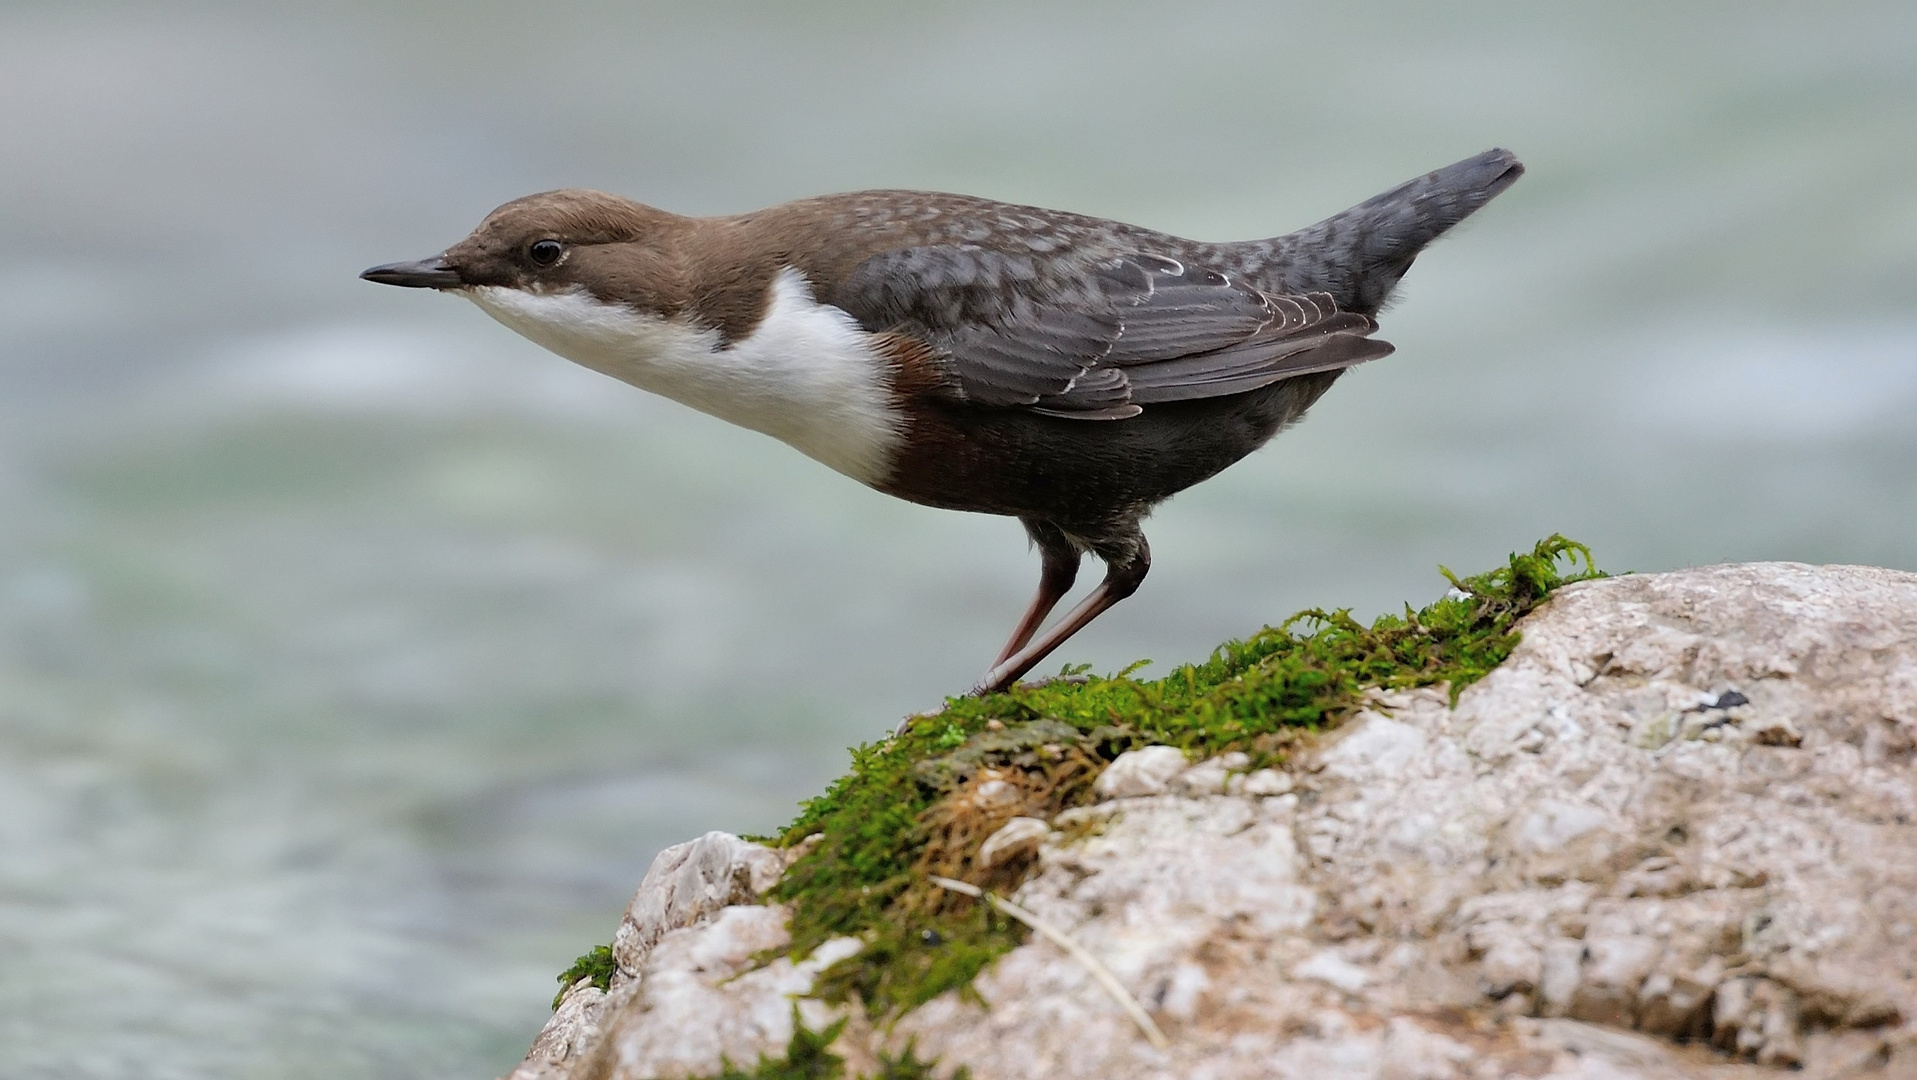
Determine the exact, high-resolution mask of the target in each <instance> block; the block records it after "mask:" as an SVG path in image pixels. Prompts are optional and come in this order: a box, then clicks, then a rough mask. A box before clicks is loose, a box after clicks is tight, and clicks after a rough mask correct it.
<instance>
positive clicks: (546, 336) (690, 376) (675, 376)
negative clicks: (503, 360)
mask: <svg viewBox="0 0 1917 1080" xmlns="http://www.w3.org/2000/svg"><path fill="white" fill-rule="evenodd" d="M463 291H464V292H465V294H466V296H467V297H468V298H469V299H471V300H472V301H473V303H475V304H478V305H479V306H480V308H481V309H482V310H484V311H485V312H486V313H487V314H488V315H491V316H492V317H493V318H495V319H498V320H499V321H500V322H502V323H505V324H506V325H507V326H509V327H511V328H512V329H513V330H514V331H516V332H518V333H519V334H521V335H523V336H525V337H527V338H529V339H530V340H532V341H534V342H536V343H538V344H540V345H542V346H544V347H546V348H548V349H551V350H552V351H553V352H556V353H558V354H559V355H561V356H563V357H565V358H566V359H568V360H571V361H574V362H575V363H579V364H583V365H585V366H586V367H589V368H591V369H593V370H594V371H599V372H603V373H605V374H607V375H610V376H612V377H613V378H615V379H620V380H623V381H625V382H629V383H631V384H632V385H634V386H637V387H639V388H640V389H642V390H650V391H652V392H653V393H655V394H662V395H664V396H666V397H669V398H672V399H673V400H674V401H678V402H682V403H684V404H687V405H690V406H692V407H693V408H695V409H698V410H699V411H701V412H705V413H710V414H712V415H713V416H716V417H718V418H720V419H721V420H729V421H731V422H732V423H735V424H738V425H740V426H741V427H748V428H751V429H752V430H754V431H762V432H764V433H766V434H767V435H770V436H772V437H773V438H776V439H780V440H783V441H785V442H787V443H790V444H791V445H792V446H793V447H795V448H796V449H798V450H799V451H800V452H801V453H804V454H806V455H808V456H810V457H813V458H816V459H817V460H819V461H821V462H824V463H825V464H826V465H829V466H831V467H832V468H834V469H837V470H838V471H839V472H842V473H844V474H846V475H847V476H850V477H852V478H853V479H854V480H858V481H860V482H861V483H865V484H876V483H878V482H880V481H882V480H884V479H885V477H886V475H887V473H888V472H889V471H890V464H891V461H892V457H893V454H894V452H895V451H896V450H897V448H898V445H899V443H900V442H901V441H902V440H903V438H904V417H903V415H901V413H900V412H899V410H898V408H897V407H896V406H895V405H894V404H893V401H892V397H891V393H890V389H889V380H888V379H887V378H886V375H885V366H884V361H882V360H881V359H880V358H879V357H878V356H876V355H874V354H873V352H872V350H871V349H870V348H869V347H867V345H866V336H867V335H866V334H865V333H864V331H862V330H861V329H860V328H859V325H858V324H857V323H856V322H854V321H853V319H852V317H851V316H850V315H847V314H846V313H845V312H843V311H841V310H839V309H838V308H835V307H832V306H830V305H828V304H821V303H818V302H817V301H815V300H813V299H812V290H811V289H810V288H809V287H808V286H807V285H806V281H805V278H804V277H802V276H801V275H800V274H799V272H798V271H797V270H793V269H791V268H789V267H788V268H787V269H785V270H783V271H781V272H780V273H779V275H778V277H777V278H775V279H774V280H773V283H772V304H771V307H770V308H769V309H768V310H767V311H766V313H765V317H764V318H762V319H761V320H760V321H759V325H758V326H757V327H755V328H754V329H753V331H752V333H751V335H750V336H748V337H744V338H741V339H740V340H738V341H735V342H733V343H732V346H731V347H730V348H721V347H720V344H719V334H718V332H717V331H714V330H706V329H700V328H698V327H694V326H692V325H690V324H688V323H684V322H678V321H673V320H668V319H663V318H660V317H658V316H655V315H647V314H642V313H640V312H636V311H634V310H632V309H631V308H628V307H626V306H625V305H623V304H609V303H606V302H604V301H601V300H599V299H597V298H595V297H594V296H592V294H590V293H588V292H587V291H586V290H584V289H580V288H575V289H572V290H569V291H566V292H558V293H532V292H525V291H522V290H519V289H508V288H503V287H500V286H481V287H476V288H469V289H465V290H463Z"/></svg>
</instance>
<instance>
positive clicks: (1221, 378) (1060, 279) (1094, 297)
mask: <svg viewBox="0 0 1917 1080" xmlns="http://www.w3.org/2000/svg"><path fill="white" fill-rule="evenodd" d="M830 299H831V301H832V302H835V303H837V304H838V305H839V306H840V307H843V308H845V310H847V311H848V312H849V313H851V314H852V315H853V317H854V318H857V319H858V320H859V321H860V322H861V324H863V325H864V326H866V327H867V328H868V329H872V330H903V331H906V332H908V333H912V334H914V335H916V336H918V337H921V338H923V339H925V340H926V341H928V342H930V343H931V344H933V345H934V346H936V347H937V348H938V349H939V351H940V353H941V354H942V356H943V357H944V358H945V359H946V361H947V362H948V363H949V364H950V366H951V370H952V373H953V375H954V376H955V378H956V381H957V384H958V387H959V390H960V392H961V393H962V394H963V395H964V397H965V399H966V400H968V401H972V402H975V403H978V404H982V405H998V406H1023V407H1026V408H1029V409H1031V410H1032V411H1034V412H1039V413H1043V414H1046V415H1050V416H1062V417H1070V418H1074V419H1085V420H1093V419H1101V420H1118V419H1125V418H1127V417H1131V416H1136V415H1138V413H1139V412H1140V408H1139V406H1141V405H1148V404H1153V403H1156V402H1167V401H1186V400H1191V399H1195V398H1208V397H1221V396H1224V395H1228V394H1238V393H1244V392H1246V391H1248V390H1255V389H1258V388H1259V387H1262V386H1267V385H1270V384H1271V383H1274V382H1278V381H1280V380H1282V379H1288V378H1294V377H1296V376H1299V375H1306V374H1311V373H1314V372H1322V371H1333V370H1337V369H1340V368H1345V367H1350V366H1351V365H1353V364H1359V363H1363V362H1364V361H1366V360H1371V359H1375V358H1376V357H1379V356H1383V355H1385V354H1386V353H1389V352H1390V351H1391V346H1389V345H1387V344H1385V343H1384V342H1381V341H1370V340H1368V339H1367V335H1369V334H1370V333H1371V332H1372V331H1373V330H1374V329H1376V325H1375V324H1374V323H1373V322H1372V321H1371V320H1370V319H1368V318H1366V317H1365V316H1363V315H1357V314H1353V313H1351V312H1340V311H1339V310H1338V309H1337V306H1336V305H1335V304H1333V303H1332V300H1331V297H1330V296H1329V295H1327V294H1324V293H1312V294H1308V295H1303V296H1275V295H1272V294H1269V293H1265V292H1261V291H1260V290H1258V289H1255V288H1252V287H1251V286H1249V285H1246V284H1244V283H1242V282H1239V281H1235V280H1233V279H1232V278H1231V277H1230V276H1229V275H1226V274H1222V273H1219V272H1217V271H1213V270H1209V269H1206V268H1204V267H1199V266H1192V265H1188V264H1186V263H1182V262H1179V261H1177V260H1175V259H1169V258H1165V257H1162V256H1158V255H1151V254H1144V253H1133V254H1127V255H1122V256H1117V257H1108V258H1105V259H1102V260H1098V261H1090V260H1082V261H1079V262H1077V263H1063V262H1052V263H1042V262H1039V261H1037V260H1034V259H1032V258H1030V257H1026V256H1018V255H1006V254H1002V253H999V252H994V251H988V250H984V249H980V248H973V247H967V246H941V247H922V248H911V249H907V250H904V251H897V252H891V253H888V254H884V255H878V256H874V257H873V258H871V259H868V260H866V261H865V262H864V263H862V264H861V265H860V266H859V267H858V268H857V270H855V271H854V273H853V274H852V275H851V277H850V278H849V279H848V280H847V281H846V282H845V284H844V285H843V286H842V287H841V288H840V289H838V290H835V295H833V296H832V297H831V298H830Z"/></svg>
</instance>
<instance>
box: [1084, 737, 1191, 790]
mask: <svg viewBox="0 0 1917 1080" xmlns="http://www.w3.org/2000/svg"><path fill="white" fill-rule="evenodd" d="M1189 764H1190V762H1188V761H1186V760H1185V752H1184V751H1182V750H1179V749H1178V748H1177V747H1172V746H1147V747H1143V748H1141V749H1138V750H1127V751H1125V752H1124V753H1122V754H1120V755H1118V759H1117V760H1116V761H1113V762H1112V763H1111V764H1110V765H1109V766H1107V767H1106V769H1105V771H1104V772H1102V773H1100V774H1099V776H1098V782H1097V783H1096V784H1094V785H1093V786H1092V790H1093V791H1094V792H1096V793H1097V794H1098V797H1099V798H1101V799H1136V798H1142V797H1144V796H1147V795H1163V794H1164V793H1165V788H1166V786H1167V785H1168V784H1170V783H1171V778H1172V777H1174V776H1177V775H1178V774H1179V773H1181V772H1184V771H1185V768H1186V766H1187V765H1189Z"/></svg>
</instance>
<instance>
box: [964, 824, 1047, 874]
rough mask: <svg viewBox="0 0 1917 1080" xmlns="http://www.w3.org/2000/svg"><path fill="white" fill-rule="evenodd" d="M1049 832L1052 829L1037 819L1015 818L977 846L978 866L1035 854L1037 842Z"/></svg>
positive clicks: (996, 863)
mask: <svg viewBox="0 0 1917 1080" xmlns="http://www.w3.org/2000/svg"><path fill="white" fill-rule="evenodd" d="M1051 831H1052V827H1051V826H1050V825H1047V824H1045V823H1044V822H1043V821H1040V820H1039V819H1038V818H1029V817H1015V818H1013V819H1012V820H1010V821H1008V822H1006V823H1005V824H1004V825H1002V826H1000V827H999V830H998V831H997V832H995V833H993V834H992V835H990V836H988V837H986V838H985V843H983V844H980V845H979V849H978V865H979V866H980V867H991V866H997V865H998V864H999V863H1001V862H1004V861H1005V860H1007V859H1010V858H1012V857H1013V856H1015V855H1023V854H1029V853H1031V852H1035V851H1037V850H1038V845H1039V842H1040V841H1042V840H1044V839H1045V836H1046V834H1047V833H1049V832H1051Z"/></svg>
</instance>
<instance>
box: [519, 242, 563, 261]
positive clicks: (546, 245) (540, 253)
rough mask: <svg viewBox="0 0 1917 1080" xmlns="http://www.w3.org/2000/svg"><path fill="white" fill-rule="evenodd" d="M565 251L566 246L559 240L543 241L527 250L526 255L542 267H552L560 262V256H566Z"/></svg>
mask: <svg viewBox="0 0 1917 1080" xmlns="http://www.w3.org/2000/svg"><path fill="white" fill-rule="evenodd" d="M565 251H566V248H565V245H563V244H561V243H560V242H559V241H557V240H541V241H539V242H538V243H535V244H534V245H533V246H532V247H529V248H527V249H526V254H527V256H529V257H530V258H531V259H532V261H533V262H536V263H538V264H539V265H541V266H551V265H552V264H553V263H556V262H558V261H559V256H561V255H563V254H565Z"/></svg>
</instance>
